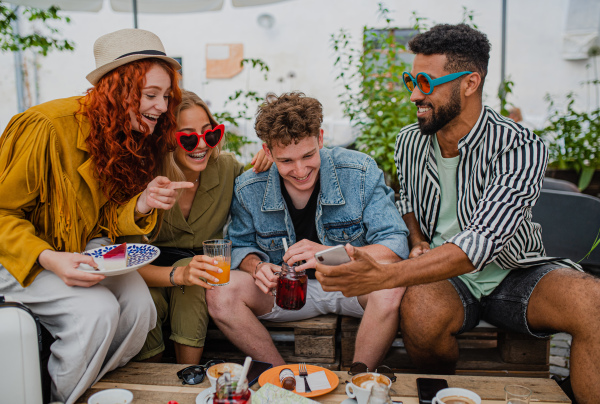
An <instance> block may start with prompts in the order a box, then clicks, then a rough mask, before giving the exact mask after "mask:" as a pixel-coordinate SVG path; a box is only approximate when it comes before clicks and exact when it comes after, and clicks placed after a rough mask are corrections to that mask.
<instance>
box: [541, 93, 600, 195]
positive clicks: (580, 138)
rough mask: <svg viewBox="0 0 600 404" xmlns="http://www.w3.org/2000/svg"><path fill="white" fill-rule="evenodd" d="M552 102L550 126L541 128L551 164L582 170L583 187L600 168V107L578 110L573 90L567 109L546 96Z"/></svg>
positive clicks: (568, 98)
mask: <svg viewBox="0 0 600 404" xmlns="http://www.w3.org/2000/svg"><path fill="white" fill-rule="evenodd" d="M546 101H548V103H549V110H550V118H549V125H548V126H547V127H546V128H544V129H543V130H541V131H540V135H541V136H542V137H543V138H544V139H545V140H546V142H547V144H548V149H549V155H550V163H549V164H548V166H549V167H552V168H558V169H562V170H569V169H575V170H576V171H577V172H579V184H578V187H579V189H580V190H584V189H585V188H587V186H588V185H589V184H590V181H591V179H592V175H593V174H594V170H598V169H600V109H599V108H596V109H595V110H593V111H591V112H578V111H576V110H575V108H574V104H575V97H574V95H573V93H570V94H568V95H567V106H566V110H565V111H559V110H558V109H556V108H555V106H554V100H553V99H552V97H551V96H550V95H546Z"/></svg>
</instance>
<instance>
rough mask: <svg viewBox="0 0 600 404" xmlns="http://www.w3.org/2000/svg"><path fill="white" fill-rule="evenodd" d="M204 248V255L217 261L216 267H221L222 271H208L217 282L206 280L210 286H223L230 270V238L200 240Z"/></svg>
mask: <svg viewBox="0 0 600 404" xmlns="http://www.w3.org/2000/svg"><path fill="white" fill-rule="evenodd" d="M202 246H203V248H204V255H206V256H208V257H212V258H214V259H215V260H216V261H217V265H215V266H217V267H219V268H221V269H222V270H223V272H221V273H218V272H213V271H210V272H211V273H212V274H213V275H214V276H215V278H217V279H218V280H219V281H218V282H208V281H207V282H206V283H208V284H209V285H212V286H225V285H227V284H228V283H229V274H230V271H231V240H223V239H217V240H206V241H203V242H202Z"/></svg>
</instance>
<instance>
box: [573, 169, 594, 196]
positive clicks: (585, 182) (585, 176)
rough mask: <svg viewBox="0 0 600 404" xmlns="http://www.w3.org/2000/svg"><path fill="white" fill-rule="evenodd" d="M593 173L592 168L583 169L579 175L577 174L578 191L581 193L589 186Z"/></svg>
mask: <svg viewBox="0 0 600 404" xmlns="http://www.w3.org/2000/svg"><path fill="white" fill-rule="evenodd" d="M595 171H596V170H595V169H594V167H583V168H582V169H581V173H580V174H579V183H578V184H577V188H579V190H580V191H583V190H584V189H586V188H587V187H588V186H589V185H590V182H592V177H593V176H594V172H595Z"/></svg>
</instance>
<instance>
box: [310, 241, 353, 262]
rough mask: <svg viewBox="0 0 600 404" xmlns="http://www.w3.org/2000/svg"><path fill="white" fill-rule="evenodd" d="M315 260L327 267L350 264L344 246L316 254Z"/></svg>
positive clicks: (337, 246)
mask: <svg viewBox="0 0 600 404" xmlns="http://www.w3.org/2000/svg"><path fill="white" fill-rule="evenodd" d="M315 259H316V260H317V261H319V262H320V263H321V264H325V265H340V264H345V263H346V262H350V257H349V256H348V253H347V252H346V249H345V248H344V246H343V245H336V246H335V247H331V248H328V249H327V250H323V251H319V252H317V253H315Z"/></svg>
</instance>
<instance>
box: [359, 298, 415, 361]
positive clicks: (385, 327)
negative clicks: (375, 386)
mask: <svg viewBox="0 0 600 404" xmlns="http://www.w3.org/2000/svg"><path fill="white" fill-rule="evenodd" d="M404 290H405V288H397V289H383V290H379V291H377V292H373V293H370V294H369V295H365V296H360V297H359V298H358V301H359V303H360V304H361V306H363V307H364V308H365V314H364V315H363V318H362V320H361V322H360V327H359V328H358V333H357V335H356V343H355V346H354V360H353V361H354V362H362V363H364V364H365V365H367V367H368V368H369V370H374V369H375V368H376V367H377V366H379V364H381V362H383V359H384V358H385V355H386V353H387V351H388V350H389V349H390V347H391V346H392V342H394V338H396V334H397V333H398V322H399V318H398V315H399V312H398V309H399V308H400V302H401V300H402V295H403V294H404Z"/></svg>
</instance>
